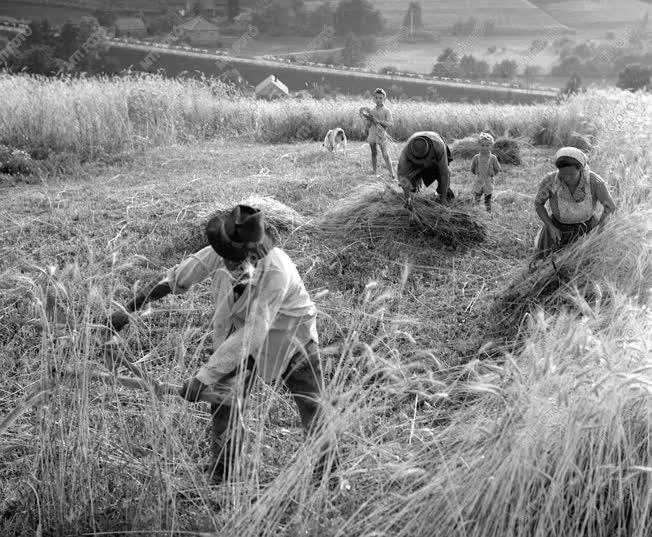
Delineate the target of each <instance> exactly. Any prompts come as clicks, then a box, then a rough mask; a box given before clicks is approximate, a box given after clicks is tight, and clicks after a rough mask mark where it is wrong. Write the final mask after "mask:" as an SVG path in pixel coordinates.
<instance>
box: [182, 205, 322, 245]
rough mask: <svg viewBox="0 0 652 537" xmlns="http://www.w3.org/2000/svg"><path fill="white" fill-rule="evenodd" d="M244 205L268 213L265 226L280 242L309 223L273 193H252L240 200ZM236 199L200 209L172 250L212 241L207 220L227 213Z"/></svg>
mask: <svg viewBox="0 0 652 537" xmlns="http://www.w3.org/2000/svg"><path fill="white" fill-rule="evenodd" d="M237 204H240V205H250V206H251V207H254V208H256V209H260V210H261V211H263V213H264V214H265V229H266V230H267V231H268V232H269V233H270V234H271V235H272V236H273V237H274V240H275V242H276V243H277V244H278V243H279V242H280V240H281V237H282V236H283V235H285V234H289V233H293V232H294V231H295V230H296V229H298V228H300V227H302V226H305V225H306V224H308V222H309V220H308V218H306V217H305V216H303V215H301V214H299V213H298V212H297V211H295V210H294V209H292V208H291V207H288V206H287V205H285V204H284V203H281V202H280V201H278V200H276V199H274V198H272V197H269V196H259V195H257V194H251V195H250V196H248V197H247V198H245V199H243V200H241V201H239V202H237ZM235 205H236V203H224V202H217V203H214V204H212V205H209V206H207V207H204V208H202V209H201V210H199V211H197V213H196V214H195V215H194V216H193V217H192V218H191V219H190V220H189V221H188V228H187V232H186V233H184V235H183V237H180V238H179V240H178V241H177V242H178V243H179V244H178V247H174V248H172V250H180V249H182V250H184V251H186V252H191V251H198V250H200V249H201V248H203V247H204V246H207V245H208V241H207V239H206V232H205V229H206V224H207V223H208V221H209V220H210V219H211V218H213V217H214V216H220V217H225V216H226V215H227V214H229V212H230V211H231V209H233V207H234V206H235Z"/></svg>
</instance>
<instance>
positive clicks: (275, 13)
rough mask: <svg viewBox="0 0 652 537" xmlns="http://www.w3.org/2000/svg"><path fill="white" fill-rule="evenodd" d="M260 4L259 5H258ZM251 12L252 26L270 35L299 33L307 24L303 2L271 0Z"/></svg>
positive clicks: (300, 0)
mask: <svg viewBox="0 0 652 537" xmlns="http://www.w3.org/2000/svg"><path fill="white" fill-rule="evenodd" d="M259 4H260V3H259ZM259 4H257V6H258V7H256V8H255V9H254V12H253V17H252V21H253V25H254V26H256V27H257V28H258V29H259V30H260V31H261V32H265V33H268V34H270V35H288V34H291V33H301V32H302V31H303V30H304V27H305V25H306V24H307V22H306V20H307V13H306V9H305V5H304V3H303V0H271V2H269V3H266V4H262V5H259Z"/></svg>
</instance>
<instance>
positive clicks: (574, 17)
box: [532, 0, 652, 32]
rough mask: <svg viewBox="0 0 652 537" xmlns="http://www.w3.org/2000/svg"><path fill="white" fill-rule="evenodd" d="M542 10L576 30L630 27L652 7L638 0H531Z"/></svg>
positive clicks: (651, 10) (587, 30) (588, 30)
mask: <svg viewBox="0 0 652 537" xmlns="http://www.w3.org/2000/svg"><path fill="white" fill-rule="evenodd" d="M532 3H533V4H535V5H537V6H538V7H539V8H540V9H541V10H542V11H544V12H545V13H547V14H548V15H550V16H551V17H553V18H554V19H556V20H558V21H563V22H564V24H566V25H567V26H569V27H571V28H574V29H576V30H577V31H578V32H585V31H586V32H591V31H595V30H598V29H600V30H616V29H622V28H624V27H632V26H634V25H635V24H636V23H637V22H640V21H641V20H642V19H643V17H644V16H645V13H646V12H648V11H650V12H652V8H651V6H650V4H646V3H644V2H640V1H638V0H601V1H600V2H595V1H594V0H532Z"/></svg>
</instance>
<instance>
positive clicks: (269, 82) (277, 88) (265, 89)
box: [256, 75, 290, 95]
mask: <svg viewBox="0 0 652 537" xmlns="http://www.w3.org/2000/svg"><path fill="white" fill-rule="evenodd" d="M278 92H281V93H284V94H285V95H288V94H289V93H290V92H289V90H288V87H287V86H286V85H285V84H283V82H281V81H280V80H279V79H278V78H276V75H269V76H268V77H267V78H266V79H265V80H263V81H262V82H261V83H260V84H258V85H257V86H256V95H271V94H273V93H278Z"/></svg>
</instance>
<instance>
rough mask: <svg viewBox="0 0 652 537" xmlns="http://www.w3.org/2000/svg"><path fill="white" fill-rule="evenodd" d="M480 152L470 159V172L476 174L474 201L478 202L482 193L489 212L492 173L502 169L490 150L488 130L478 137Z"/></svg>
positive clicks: (492, 138)
mask: <svg viewBox="0 0 652 537" xmlns="http://www.w3.org/2000/svg"><path fill="white" fill-rule="evenodd" d="M478 145H479V146H480V152H479V153H478V154H477V155H475V156H474V157H473V160H471V173H472V174H473V175H475V176H476V178H475V181H474V183H473V198H474V203H476V204H477V203H480V198H481V197H482V194H484V205H485V207H486V208H487V212H491V195H492V194H493V191H494V175H496V174H497V173H499V172H501V171H502V168H501V167H500V164H499V163H498V159H497V158H496V155H494V154H493V153H492V152H491V148H492V147H493V145H494V137H493V136H491V134H489V133H488V132H483V133H482V134H480V136H479V137H478Z"/></svg>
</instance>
